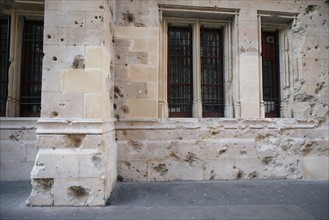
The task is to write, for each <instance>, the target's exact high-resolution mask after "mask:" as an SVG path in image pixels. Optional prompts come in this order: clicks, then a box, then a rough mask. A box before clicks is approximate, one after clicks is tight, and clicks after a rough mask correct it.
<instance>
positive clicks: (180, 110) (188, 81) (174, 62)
mask: <svg viewBox="0 0 329 220" xmlns="http://www.w3.org/2000/svg"><path fill="white" fill-rule="evenodd" d="M192 68H193V63H192V28H190V27H169V28H168V105H169V117H191V116H192V96H193V87H192V84H193V80H192V79H193V78H192V71H193V69H192Z"/></svg>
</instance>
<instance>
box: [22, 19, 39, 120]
mask: <svg viewBox="0 0 329 220" xmlns="http://www.w3.org/2000/svg"><path fill="white" fill-rule="evenodd" d="M22 48H23V53H22V81H21V89H22V90H21V116H23V117H24V116H32V117H38V116H40V109H41V81H42V58H43V22H42V21H28V20H26V21H25V22H24V28H23V47H22Z"/></svg>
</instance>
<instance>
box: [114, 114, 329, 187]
mask: <svg viewBox="0 0 329 220" xmlns="http://www.w3.org/2000/svg"><path fill="white" fill-rule="evenodd" d="M116 135H117V139H118V174H119V175H120V176H121V177H122V180H123V181H174V180H231V179H286V178H288V179H300V178H310V177H311V176H312V175H311V174H310V173H313V176H312V177H313V178H315V176H316V178H319V179H326V178H328V172H329V170H328V166H327V163H328V160H327V158H328V156H329V149H328V124H326V123H324V124H323V122H321V121H318V120H295V119H252V120H251V119H163V120H153V121H138V122H136V121H125V122H119V123H118V125H117V132H116ZM316 158H317V159H318V160H317V159H316ZM312 161H314V162H315V161H317V166H314V165H312ZM316 167H318V168H316ZM319 167H321V168H319Z"/></svg>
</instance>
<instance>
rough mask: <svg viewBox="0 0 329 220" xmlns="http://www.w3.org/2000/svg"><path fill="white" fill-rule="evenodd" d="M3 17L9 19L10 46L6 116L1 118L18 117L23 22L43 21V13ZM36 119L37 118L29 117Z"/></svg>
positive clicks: (20, 12) (13, 12)
mask: <svg viewBox="0 0 329 220" xmlns="http://www.w3.org/2000/svg"><path fill="white" fill-rule="evenodd" d="M4 12H5V13H4V16H9V17H10V27H9V32H10V40H9V41H10V45H9V68H8V94H7V102H6V115H5V116H3V117H21V116H20V96H21V66H22V52H23V50H22V39H23V20H24V19H27V20H33V21H44V13H43V11H29V10H26V11H25V10H14V9H11V10H10V9H9V10H5V11H4ZM30 118H38V117H30Z"/></svg>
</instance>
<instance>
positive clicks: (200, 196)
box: [0, 180, 329, 219]
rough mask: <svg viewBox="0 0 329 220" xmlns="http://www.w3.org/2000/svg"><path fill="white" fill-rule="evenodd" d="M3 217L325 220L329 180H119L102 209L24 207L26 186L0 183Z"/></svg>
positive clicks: (27, 184)
mask: <svg viewBox="0 0 329 220" xmlns="http://www.w3.org/2000/svg"><path fill="white" fill-rule="evenodd" d="M0 192H1V195H0V217H1V219H329V211H328V210H329V182H328V181H313V180H248V181H246V180H239V181H202V182H198V181H191V182H123V183H122V182H119V183H118V184H117V185H116V187H115V189H114V190H113V192H112V195H111V197H110V199H109V201H108V204H107V206H105V207H27V206H26V204H25V201H26V199H27V198H28V196H29V194H30V192H31V185H30V182H0Z"/></svg>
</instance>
